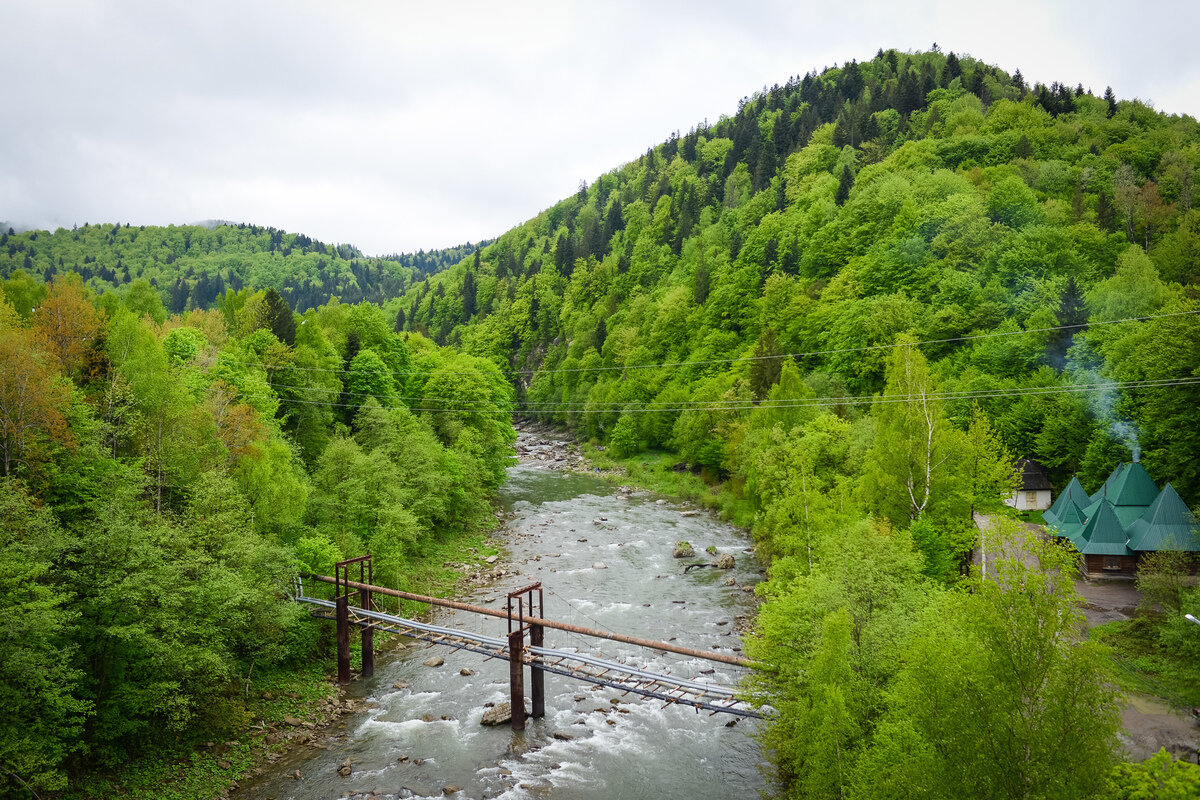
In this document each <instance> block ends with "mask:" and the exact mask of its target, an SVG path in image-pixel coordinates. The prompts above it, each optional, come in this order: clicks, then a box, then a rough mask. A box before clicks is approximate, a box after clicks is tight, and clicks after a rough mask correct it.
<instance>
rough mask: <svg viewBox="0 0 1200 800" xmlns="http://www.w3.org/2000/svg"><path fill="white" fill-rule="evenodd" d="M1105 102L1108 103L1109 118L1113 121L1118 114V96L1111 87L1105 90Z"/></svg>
mask: <svg viewBox="0 0 1200 800" xmlns="http://www.w3.org/2000/svg"><path fill="white" fill-rule="evenodd" d="M1104 102H1106V103H1108V118H1109V119H1112V118H1113V116H1114V115H1115V114H1116V113H1117V96H1116V95H1115V94H1113V90H1112V87H1111V86H1106V87H1105V88H1104Z"/></svg>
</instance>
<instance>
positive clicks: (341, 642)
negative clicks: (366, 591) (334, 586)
mask: <svg viewBox="0 0 1200 800" xmlns="http://www.w3.org/2000/svg"><path fill="white" fill-rule="evenodd" d="M335 616H336V617H337V670H338V683H349V682H350V598H349V597H348V596H346V595H341V596H340V597H338V598H337V601H336V614H335Z"/></svg>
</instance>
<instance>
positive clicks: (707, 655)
mask: <svg viewBox="0 0 1200 800" xmlns="http://www.w3.org/2000/svg"><path fill="white" fill-rule="evenodd" d="M355 568H357V572H358V576H357V577H358V580H352V579H351V577H350V574H351V570H353V569H355ZM306 577H308V578H310V579H311V580H315V581H320V582H323V583H329V584H333V586H334V597H333V599H332V600H329V599H323V598H319V597H312V596H309V595H307V594H305V592H304V586H303V582H300V583H299V584H298V590H297V591H296V593H295V594H294V595H293V597H292V599H293V600H295V601H297V602H300V603H306V604H309V605H312V606H314V608H313V610H312V612H311V613H312V614H313V616H316V617H319V618H322V619H331V620H334V621H335V622H336V624H337V662H338V682H339V683H348V682H349V681H350V631H351V629H352V628H359V629H361V631H362V671H361V674H362V675H363V676H364V677H370V676H372V675H373V674H374V672H375V654H374V632H375V631H377V630H378V631H385V632H387V633H393V634H398V635H401V636H406V637H409V638H412V639H416V640H419V641H424V642H428V643H430V644H434V645H443V646H446V647H452V648H455V649H458V650H467V651H470V652H473V653H479V654H481V655H483V656H486V657H487V658H488V659H499V660H504V661H507V662H508V664H509V694H510V701H511V702H510V705H511V707H512V719H511V726H512V729H513V730H524V728H525V718H526V714H525V670H526V668H527V667H528V669H529V677H530V681H529V684H530V686H529V688H530V713H529V716H531V717H534V718H538V717H542V716H544V715H545V713H546V704H545V675H546V673H551V674H555V675H561V676H563V677H566V678H570V679H572V680H578V681H583V682H586V683H591V684H594V685H597V686H606V687H609V688H612V689H617V690H620V691H621V692H623V693H625V694H636V695H641V696H642V697H647V698H651V699H654V700H660V701H662V702H663V703H664V704H665V705H664V707H665V706H666V705H680V706H685V707H689V708H695V709H696V710H697V711H700V710H704V711H708V712H709V713H710V714H732V715H734V716H738V717H758V718H761V717H762V716H763V715H762V714H761V713H759V712H758V711H756V710H754V709H752V708H750V707H748V706H747V705H746V703H744V702H743V701H742V700H740V699H739V698H738V696H737V692H736V690H735V689H733V688H731V687H727V686H721V685H719V684H716V683H712V682H708V681H704V680H700V679H696V678H684V677H681V676H677V675H671V674H667V673H663V672H655V671H652V670H648V669H643V668H641V667H638V666H634V665H630V664H626V663H622V662H620V661H616V660H613V659H609V658H603V657H600V656H596V655H590V654H587V653H581V652H578V651H575V650H566V649H556V648H552V647H547V646H546V645H545V632H546V629H547V628H550V629H555V630H561V631H566V632H569V633H573V634H579V635H582V636H589V637H594V638H600V639H608V640H611V641H616V642H622V643H625V644H633V645H637V646H639V647H644V648H648V649H650V650H657V651H660V652H666V653H676V654H678V655H684V656H688V657H691V658H696V659H702V660H705V661H712V662H717V663H721V664H727V665H730V666H735V667H742V668H747V669H748V668H752V667H753V663H752V662H750V661H749V660H748V659H745V658H742V657H740V656H736V655H732V654H729V653H719V652H710V651H705V650H697V649H695V648H690V647H684V646H682V645H678V644H675V643H673V642H660V641H655V640H653V639H644V638H641V637H636V636H626V635H624V634H619V633H614V632H612V631H603V630H594V629H591V628H584V627H581V626H579V625H573V624H570V623H566V622H558V621H556V620H550V619H546V618H545V617H544V607H543V594H542V586H541V584H540V583H534V584H531V585H529V586H526V587H524V588H521V589H517V590H516V591H513V592H509V593H508V596H507V601H508V602H507V604H506V607H505V609H504V610H503V611H500V610H497V609H491V608H484V607H482V606H475V605H470V604H467V603H460V602H457V601H454V600H444V599H442V598H438V597H427V596H425V595H418V594H413V593H411V592H404V591H400V590H398V589H390V588H387V587H384V586H376V585H374V584H373V583H372V582H371V581H372V572H371V557H370V556H369V555H368V556H362V557H360V558H354V559H350V560H348V561H341V562H338V564H337V565H336V566H335V568H334V575H333V577H329V576H327V575H308V576H306ZM373 595H385V596H389V597H396V598H400V599H404V600H412V601H416V602H420V603H428V604H430V605H435V606H443V607H446V608H453V609H457V610H459V611H467V612H471V613H474V614H480V615H483V616H487V617H494V618H501V619H504V620H505V621H506V623H507V630H506V631H505V632H504V634H503V635H499V636H488V635H485V634H483V633H477V632H474V631H466V630H460V629H457V628H448V627H444V626H440V625H433V624H431V623H427V622H421V621H419V620H414V619H407V618H404V617H400V616H396V615H393V614H388V613H385V612H382V611H378V610H376V609H375V608H374V604H373V603H372V596H373ZM353 601H357V602H356V603H355V602H353ZM526 640H528V641H526Z"/></svg>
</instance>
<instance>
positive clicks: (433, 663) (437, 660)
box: [425, 656, 446, 667]
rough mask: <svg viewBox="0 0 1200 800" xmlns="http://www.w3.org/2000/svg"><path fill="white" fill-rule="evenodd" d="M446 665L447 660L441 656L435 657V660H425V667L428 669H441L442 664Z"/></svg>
mask: <svg viewBox="0 0 1200 800" xmlns="http://www.w3.org/2000/svg"><path fill="white" fill-rule="evenodd" d="M445 663H446V659H444V658H442V657H441V656H434V657H433V658H429V659H426V660H425V666H427V667H440V666H441V665H442V664H445Z"/></svg>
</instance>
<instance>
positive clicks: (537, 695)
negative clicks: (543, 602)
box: [529, 624, 546, 719]
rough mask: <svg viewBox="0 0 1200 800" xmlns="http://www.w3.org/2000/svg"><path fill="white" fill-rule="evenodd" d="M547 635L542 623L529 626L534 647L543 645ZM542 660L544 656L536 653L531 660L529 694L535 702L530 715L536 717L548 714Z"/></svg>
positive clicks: (531, 643) (539, 717) (530, 638)
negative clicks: (540, 663) (540, 664)
mask: <svg viewBox="0 0 1200 800" xmlns="http://www.w3.org/2000/svg"><path fill="white" fill-rule="evenodd" d="M545 635H546V630H545V628H543V627H542V626H541V625H537V624H531V625H530V626H529V644H530V645H531V646H532V647H541V646H542V643H543V640H544V638H545ZM541 660H542V657H541V656H539V655H536V654H535V655H532V656H531V658H530V660H529V694H530V698H531V700H532V703H533V707H532V709H531V710H530V714H529V716H531V717H533V718H534V719H541V718H542V717H544V716H546V673H545V672H543V671H542V668H541V667H540V666H539V665H538V662H540V661H541Z"/></svg>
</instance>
